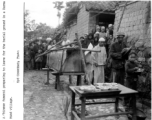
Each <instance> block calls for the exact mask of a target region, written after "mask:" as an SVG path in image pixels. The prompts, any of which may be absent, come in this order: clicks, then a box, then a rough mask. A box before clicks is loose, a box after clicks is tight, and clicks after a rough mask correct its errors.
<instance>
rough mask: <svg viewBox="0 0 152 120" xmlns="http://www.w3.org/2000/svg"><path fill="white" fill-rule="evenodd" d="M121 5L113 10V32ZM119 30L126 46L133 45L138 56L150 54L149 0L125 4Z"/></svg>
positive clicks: (117, 21) (118, 19) (120, 12)
mask: <svg viewBox="0 0 152 120" xmlns="http://www.w3.org/2000/svg"><path fill="white" fill-rule="evenodd" d="M123 7H124V6H123V5H122V6H120V8H119V9H118V10H116V11H115V14H116V15H115V23H114V34H116V31H117V27H118V24H119V21H120V18H121V14H122V11H123ZM119 31H121V32H124V33H125V35H126V38H125V40H126V42H127V46H133V47H134V48H135V49H136V50H137V53H138V57H139V58H145V57H146V58H147V56H148V54H151V6H150V2H149V1H138V2H130V4H128V5H127V7H126V9H125V11H124V14H123V18H122V21H121V24H120V28H119Z"/></svg>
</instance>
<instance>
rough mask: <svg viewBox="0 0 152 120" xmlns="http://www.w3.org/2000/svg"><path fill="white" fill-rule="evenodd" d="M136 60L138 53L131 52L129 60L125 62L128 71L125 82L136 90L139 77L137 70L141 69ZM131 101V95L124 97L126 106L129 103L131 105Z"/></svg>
mask: <svg viewBox="0 0 152 120" xmlns="http://www.w3.org/2000/svg"><path fill="white" fill-rule="evenodd" d="M135 61H136V53H135V52H130V54H129V58H128V61H126V63H125V72H126V79H125V84H126V87H128V88H131V89H134V90H136V84H137V79H138V74H137V70H138V69H139V68H138V65H137V63H136V62H135ZM130 103H131V98H130V97H126V98H124V104H125V105H126V106H128V105H129V106H130Z"/></svg>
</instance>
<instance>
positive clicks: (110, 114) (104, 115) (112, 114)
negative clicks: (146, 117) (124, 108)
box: [85, 112, 132, 119]
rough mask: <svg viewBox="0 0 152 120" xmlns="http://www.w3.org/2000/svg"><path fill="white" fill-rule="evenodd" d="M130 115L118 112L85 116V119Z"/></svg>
mask: <svg viewBox="0 0 152 120" xmlns="http://www.w3.org/2000/svg"><path fill="white" fill-rule="evenodd" d="M127 114H132V112H121V113H120V112H119V113H109V114H103V115H93V116H87V117H85V119H94V118H99V117H107V116H116V115H127Z"/></svg>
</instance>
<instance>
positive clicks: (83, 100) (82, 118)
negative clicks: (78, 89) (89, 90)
mask: <svg viewBox="0 0 152 120" xmlns="http://www.w3.org/2000/svg"><path fill="white" fill-rule="evenodd" d="M80 117H81V120H84V118H85V98H81V115H80Z"/></svg>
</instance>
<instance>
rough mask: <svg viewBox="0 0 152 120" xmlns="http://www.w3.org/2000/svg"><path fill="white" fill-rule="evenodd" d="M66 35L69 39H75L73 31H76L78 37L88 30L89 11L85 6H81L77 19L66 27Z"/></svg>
mask: <svg viewBox="0 0 152 120" xmlns="http://www.w3.org/2000/svg"><path fill="white" fill-rule="evenodd" d="M67 31H68V32H67V37H68V39H69V40H72V41H73V40H74V39H75V33H78V36H79V38H80V37H81V36H84V34H85V33H88V31H89V12H87V11H86V9H85V6H82V8H81V9H80V11H79V13H78V15H77V21H76V23H75V24H74V25H73V24H72V25H70V26H69V28H68V29H67Z"/></svg>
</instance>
